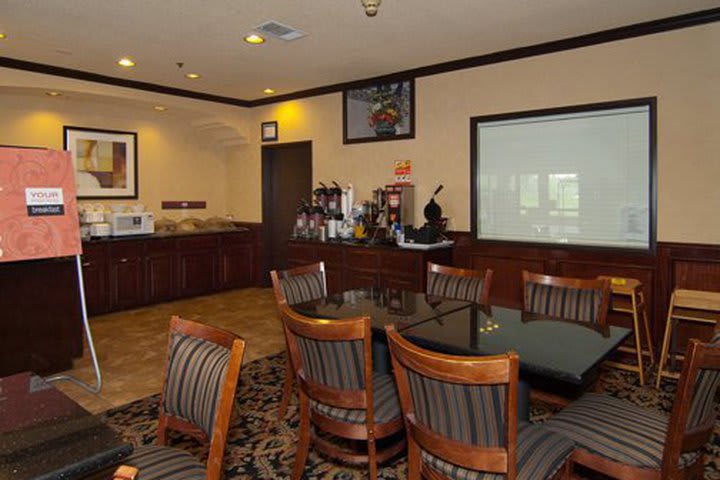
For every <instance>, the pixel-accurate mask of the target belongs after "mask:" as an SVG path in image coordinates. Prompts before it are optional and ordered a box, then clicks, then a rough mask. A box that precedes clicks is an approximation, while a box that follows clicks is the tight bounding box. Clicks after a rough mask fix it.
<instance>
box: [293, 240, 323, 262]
mask: <svg viewBox="0 0 720 480" xmlns="http://www.w3.org/2000/svg"><path fill="white" fill-rule="evenodd" d="M287 252H288V253H287V255H288V262H291V263H295V264H298V265H307V264H309V263H315V262H317V261H318V252H317V248H316V247H315V245H303V244H299V243H292V242H291V243H290V244H289V245H288V250H287Z"/></svg>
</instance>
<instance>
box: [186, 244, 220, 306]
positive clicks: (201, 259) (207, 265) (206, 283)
mask: <svg viewBox="0 0 720 480" xmlns="http://www.w3.org/2000/svg"><path fill="white" fill-rule="evenodd" d="M216 262H217V252H215V251H213V250H192V251H184V252H180V296H190V295H201V294H203V293H210V292H212V291H213V290H214V289H215V270H216V268H215V263H216Z"/></svg>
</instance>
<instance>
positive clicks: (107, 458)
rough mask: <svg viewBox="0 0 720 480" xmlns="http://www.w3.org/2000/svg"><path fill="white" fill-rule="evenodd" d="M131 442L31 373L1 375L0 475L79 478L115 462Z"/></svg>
mask: <svg viewBox="0 0 720 480" xmlns="http://www.w3.org/2000/svg"><path fill="white" fill-rule="evenodd" d="M132 451H133V447H132V445H131V444H129V443H126V442H124V441H123V440H122V438H121V437H120V435H119V434H118V433H116V432H115V431H114V430H112V429H111V428H110V427H108V426H107V425H105V424H104V423H102V421H101V420H100V419H99V418H98V417H95V416H93V415H91V414H90V413H89V412H87V411H86V410H85V409H83V408H82V407H81V406H80V405H78V404H77V403H75V402H74V401H73V400H72V399H70V398H69V397H67V396H66V395H65V394H63V393H62V392H61V391H59V390H57V389H56V388H55V387H53V386H52V385H50V384H48V383H46V382H45V381H44V380H43V379H42V378H40V377H38V376H36V375H34V374H31V373H28V372H26V373H20V374H17V375H12V376H10V377H5V378H0V479H3V480H4V479H29V478H32V479H43V480H44V479H48V480H49V479H68V480H71V479H78V478H83V477H85V476H87V475H90V474H93V473H95V472H99V471H101V470H103V469H106V468H108V467H112V466H113V465H118V464H120V463H121V462H122V459H123V458H125V457H126V456H128V455H130V454H131V453H132Z"/></svg>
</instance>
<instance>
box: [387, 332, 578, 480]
mask: <svg viewBox="0 0 720 480" xmlns="http://www.w3.org/2000/svg"><path fill="white" fill-rule="evenodd" d="M385 330H386V331H387V336H388V344H389V346H390V353H391V355H392V363H393V369H394V372H395V380H396V383H397V387H398V391H399V393H400V404H401V406H402V411H403V418H404V420H405V427H406V433H407V438H408V479H409V480H418V479H420V478H421V475H422V476H423V477H426V478H430V479H442V480H444V479H452V480H500V479H508V480H515V479H524V480H543V479H548V478H565V475H566V474H567V468H566V465H567V459H568V457H569V456H570V454H571V453H572V451H573V446H574V445H573V442H572V441H571V440H568V439H567V438H565V437H563V436H562V435H558V434H555V433H553V432H550V431H548V430H545V429H544V428H542V427H540V426H535V425H531V424H529V423H525V422H521V423H519V424H518V421H517V388H518V368H519V360H518V356H517V354H516V353H514V352H510V353H507V354H504V355H495V356H488V357H460V356H454V355H445V354H441V353H435V352H430V351H428V350H424V349H422V348H420V347H418V346H416V345H414V344H412V343H410V342H409V341H407V340H405V339H404V338H403V337H402V336H400V334H398V333H397V331H396V330H395V328H394V326H392V325H388V326H387V327H385Z"/></svg>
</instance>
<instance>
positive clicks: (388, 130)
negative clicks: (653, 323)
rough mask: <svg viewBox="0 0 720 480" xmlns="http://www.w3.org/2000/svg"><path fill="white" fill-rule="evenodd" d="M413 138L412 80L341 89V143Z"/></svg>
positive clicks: (413, 95) (413, 100) (413, 94)
mask: <svg viewBox="0 0 720 480" xmlns="http://www.w3.org/2000/svg"><path fill="white" fill-rule="evenodd" d="M409 138H415V80H414V79H406V80H398V81H392V82H384V83H374V84H368V85H366V86H362V87H358V88H350V89H346V90H343V144H346V145H347V144H353V143H366V142H383V141H387V140H405V139H409Z"/></svg>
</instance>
